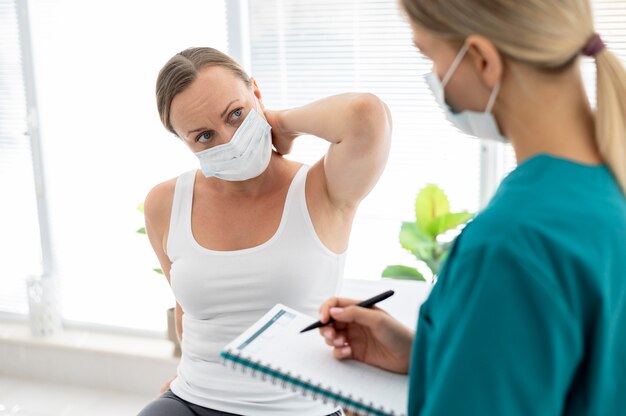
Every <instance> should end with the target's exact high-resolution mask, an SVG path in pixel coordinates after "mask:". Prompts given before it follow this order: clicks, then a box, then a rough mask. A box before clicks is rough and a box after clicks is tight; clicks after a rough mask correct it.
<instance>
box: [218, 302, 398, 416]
mask: <svg viewBox="0 0 626 416" xmlns="http://www.w3.org/2000/svg"><path fill="white" fill-rule="evenodd" d="M315 321H316V319H314V318H311V317H308V316H306V315H303V314H301V313H299V312H297V311H295V310H293V309H290V308H288V307H286V306H283V305H280V304H279V305H276V306H275V307H274V308H272V310H271V311H270V312H268V313H267V314H266V315H265V316H264V317H263V318H262V319H260V320H259V321H258V322H257V323H256V324H254V325H253V326H252V327H251V328H250V329H248V330H247V331H246V332H244V333H243V334H242V335H241V336H239V337H238V338H237V339H236V340H235V341H233V342H232V343H230V344H229V345H228V346H227V347H226V348H225V349H227V350H228V349H230V350H231V351H232V352H233V353H235V354H240V355H241V356H242V357H244V358H248V359H252V360H254V361H260V362H261V363H262V364H269V365H270V366H271V367H272V368H274V369H275V368H280V371H281V372H282V373H287V372H290V374H291V375H292V376H298V377H300V379H301V380H302V381H308V380H311V383H312V384H314V385H318V384H321V387H323V388H329V387H330V388H332V390H333V392H338V391H341V395H342V396H346V397H347V396H350V395H351V396H352V398H353V399H354V400H357V399H359V398H360V399H362V400H363V402H364V403H365V404H369V403H370V402H372V403H373V404H374V406H373V407H375V408H380V407H381V406H382V407H384V408H385V409H386V410H387V411H393V412H394V413H395V414H397V415H400V414H405V413H406V408H407V399H408V397H407V395H408V377H407V376H406V375H401V374H396V373H391V372H388V371H385V370H381V369H379V368H375V367H371V366H368V365H366V364H363V363H360V362H357V361H353V360H347V361H338V360H336V359H335V358H333V356H332V349H331V347H329V346H327V345H326V343H325V342H324V339H323V338H322V337H321V336H320V335H319V331H318V330H313V331H309V332H306V333H304V334H301V333H300V331H301V330H302V329H303V328H304V327H306V326H308V325H310V324H311V323H313V322H315Z"/></svg>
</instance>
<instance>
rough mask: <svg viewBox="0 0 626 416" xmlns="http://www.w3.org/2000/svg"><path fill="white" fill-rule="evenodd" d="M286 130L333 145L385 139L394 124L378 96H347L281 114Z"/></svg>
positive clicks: (324, 99)
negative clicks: (385, 133) (387, 131)
mask: <svg viewBox="0 0 626 416" xmlns="http://www.w3.org/2000/svg"><path fill="white" fill-rule="evenodd" d="M280 113H281V114H280V123H281V126H282V128H283V129H284V130H286V131H293V132H296V133H299V134H310V135H314V136H317V137H320V138H323V139H325V140H328V141H329V142H331V143H335V144H337V143H341V142H342V141H344V140H350V139H353V138H358V139H359V140H361V141H363V140H366V139H367V138H376V137H380V136H384V134H383V132H384V130H385V129H390V127H391V120H390V117H388V111H387V108H386V106H385V104H384V103H383V102H382V101H381V100H380V99H379V98H378V97H376V96H375V95H373V94H367V93H346V94H340V95H334V96H331V97H327V98H323V99H321V100H318V101H314V102H312V103H310V104H307V105H304V106H302V107H296V108H292V109H289V110H284V111H281V112H280Z"/></svg>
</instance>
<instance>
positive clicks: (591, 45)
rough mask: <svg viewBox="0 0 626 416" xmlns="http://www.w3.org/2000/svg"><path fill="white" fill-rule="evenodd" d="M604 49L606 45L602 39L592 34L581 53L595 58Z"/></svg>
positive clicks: (596, 34)
mask: <svg viewBox="0 0 626 416" xmlns="http://www.w3.org/2000/svg"><path fill="white" fill-rule="evenodd" d="M604 48H606V45H605V44H604V42H603V41H602V38H601V37H600V35H599V34H598V33H594V34H593V36H592V37H591V39H589V41H588V42H587V44H586V45H585V47H584V48H583V51H582V53H583V55H585V56H596V55H597V54H598V53H599V52H600V51H602V50H603V49H604Z"/></svg>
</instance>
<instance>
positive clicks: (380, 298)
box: [300, 290, 393, 333]
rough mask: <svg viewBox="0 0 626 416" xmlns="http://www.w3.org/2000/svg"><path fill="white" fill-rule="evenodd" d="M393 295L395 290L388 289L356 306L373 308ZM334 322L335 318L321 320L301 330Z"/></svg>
mask: <svg viewBox="0 0 626 416" xmlns="http://www.w3.org/2000/svg"><path fill="white" fill-rule="evenodd" d="M391 295H393V290H388V291H386V292H384V293H381V294H380V295H376V296H374V297H373V298H369V299H367V300H364V301H363V302H360V303H357V305H356V306H360V307H362V308H371V307H372V306H374V305H376V304H377V303H378V302H380V301H383V300H385V299H387V298H388V297H389V296H391ZM333 322H335V320H334V319H333V318H330V319H329V320H328V322H326V323H325V324H324V323H322V322H321V321H317V322H315V323H314V324H311V325H309V326H307V327H306V328H304V329H303V330H302V331H300V333H303V332H307V331H310V330H312V329H315V328H319V327H320V326H324V325H328V324H331V323H333Z"/></svg>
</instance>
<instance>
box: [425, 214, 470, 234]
mask: <svg viewBox="0 0 626 416" xmlns="http://www.w3.org/2000/svg"><path fill="white" fill-rule="evenodd" d="M472 217H474V214H472V213H471V212H467V211H463V212H456V213H448V214H444V215H441V216H439V217H437V218H435V219H434V220H433V221H432V222H431V223H430V227H429V232H430V235H435V236H438V235H439V234H443V233H445V232H446V231H449V230H452V229H454V228H456V227H458V226H459V225H461V224H465V223H466V222H467V221H469V220H470V219H472Z"/></svg>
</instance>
